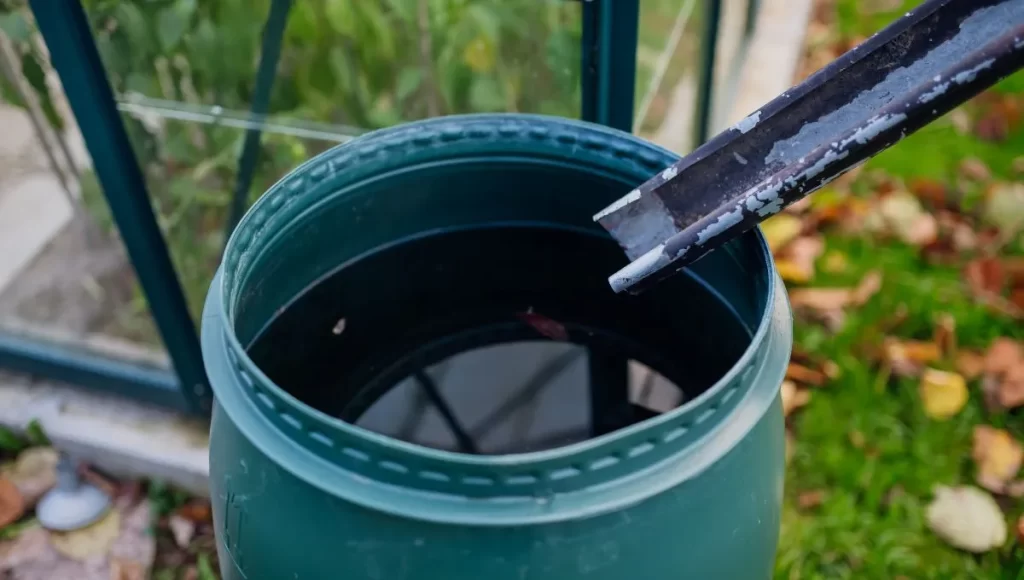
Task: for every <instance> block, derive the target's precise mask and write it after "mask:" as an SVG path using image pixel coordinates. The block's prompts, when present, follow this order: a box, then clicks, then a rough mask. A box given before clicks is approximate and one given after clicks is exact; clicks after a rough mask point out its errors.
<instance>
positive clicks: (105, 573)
mask: <svg viewBox="0 0 1024 580" xmlns="http://www.w3.org/2000/svg"><path fill="white" fill-rule="evenodd" d="M111 513H112V514H119V516H118V517H119V519H120V526H119V527H120V533H119V534H117V536H116V537H115V538H113V539H111V538H110V537H109V534H97V533H96V531H95V530H93V531H91V532H89V534H90V535H91V536H94V537H91V538H87V539H86V540H87V541H83V539H82V538H77V539H76V540H74V541H72V542H70V544H69V541H68V538H67V534H55V533H53V534H51V533H50V532H47V531H46V530H44V529H42V528H41V527H40V526H38V525H35V526H33V527H31V528H29V529H27V530H25V531H23V532H22V533H21V534H19V535H18V537H17V538H15V539H14V540H12V541H9V542H0V577H4V578H6V577H8V576H4V573H7V574H9V577H10V578H13V579H17V580H59V579H65V578H66V579H68V580H72V579H73V580H111V579H114V580H137V579H139V580H141V579H143V578H148V577H149V570H150V568H151V567H152V564H153V559H154V557H155V552H156V544H155V537H154V535H153V534H152V533H151V531H150V527H151V520H152V513H151V511H150V504H149V501H148V500H145V499H143V500H141V501H140V502H139V503H137V504H136V505H133V506H129V507H127V508H124V509H117V510H111ZM109 521H110V516H108V517H107V518H104V520H101V522H102V523H101V522H98V523H100V524H101V526H106V530H107V531H108V532H109V527H110V524H109ZM70 533H72V534H74V533H75V532H70ZM98 540H102V541H98ZM62 542H63V544H64V545H63V548H64V549H65V550H66V551H70V552H73V553H74V554H75V555H77V556H85V557H84V558H79V559H75V558H70V557H66V556H64V555H63V554H62V552H61V551H60V550H58V549H57V545H60V544H61V543H62ZM89 554H92V555H89Z"/></svg>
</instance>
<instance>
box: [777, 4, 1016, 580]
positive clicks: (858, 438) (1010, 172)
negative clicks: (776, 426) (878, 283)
mask: <svg viewBox="0 0 1024 580" xmlns="http://www.w3.org/2000/svg"><path fill="white" fill-rule="evenodd" d="M881 4H888V5H889V6H888V7H890V8H891V10H888V11H885V10H879V9H878V8H876V6H878V5H881ZM893 4H896V5H895V6H893ZM914 4H917V2H904V3H903V5H899V3H898V2H895V3H894V2H878V1H875V2H867V1H862V0H838V2H835V3H832V4H831V5H830V6H822V7H820V10H819V15H818V17H819V20H821V21H824V22H823V23H819V27H818V28H819V31H827V37H826V38H824V39H823V38H821V36H822V35H820V34H819V38H817V39H815V38H814V35H813V34H812V35H811V37H810V39H809V42H810V43H812V44H813V43H814V42H815V41H816V40H817V41H819V46H811V47H810V48H809V51H815V50H828V47H829V46H836V45H842V43H843V42H848V41H851V40H855V39H857V38H858V37H863V36H867V35H870V34H872V33H874V32H875V31H877V30H878V29H879V28H880V27H882V26H884V25H885V24H886V23H887V22H889V21H890V20H891V19H892V18H894V17H896V16H897V15H899V14H902V13H903V12H904V11H905V10H906V9H908V8H909V7H910V6H912V5H914ZM821 24H824V26H821ZM813 30H814V29H813V28H812V31H813ZM822 40H824V42H820V41H822ZM1020 105H1024V75H1022V74H1017V75H1015V76H1013V77H1011V78H1009V79H1007V80H1006V81H1004V82H1003V83H1002V84H1001V85H1000V86H999V87H998V88H997V89H995V90H993V91H991V92H990V94H986V95H983V96H982V97H980V98H979V99H976V101H975V102H972V103H970V104H969V105H966V106H964V107H963V108H962V110H960V111H958V112H956V113H955V114H952V115H950V116H947V117H946V118H944V119H942V120H941V121H939V122H937V123H935V124H934V125H933V126H930V127H928V128H926V129H924V130H923V131H921V132H920V133H918V134H916V135H913V136H911V137H910V138H908V139H906V140H905V141H903V142H902V143H900V144H898V145H897V146H896V147H894V148H893V149H891V150H889V151H888V152H886V153H884V154H882V155H881V156H879V157H877V158H875V159H873V160H872V161H870V162H869V163H868V164H866V165H865V166H864V168H863V169H862V170H861V171H860V172H859V173H858V174H857V176H856V177H854V178H852V179H850V180H846V182H845V183H843V184H839V185H836V186H834V187H833V188H832V190H831V191H826V192H820V193H819V194H817V196H816V199H817V197H821V198H822V199H830V198H833V197H834V198H838V199H844V200H858V202H859V203H863V204H867V206H868V207H873V205H872V204H875V203H877V202H878V200H879V198H880V197H881V196H883V195H891V194H892V193H893V191H892V190H893V189H895V190H896V191H901V190H904V189H910V190H914V191H917V192H918V193H920V192H921V191H926V190H927V189H928V187H926V184H931V185H934V184H942V185H943V186H944V187H945V188H946V191H947V192H949V193H948V196H949V198H950V199H954V198H955V199H956V201H955V203H952V202H951V204H950V207H954V208H955V211H954V212H953V213H954V214H956V215H957V219H962V220H964V223H967V224H970V225H971V227H972V229H974V230H976V231H987V229H986V228H987V227H988V225H990V224H986V223H985V221H984V219H980V218H978V217H977V215H976V213H975V210H976V209H977V208H980V207H982V206H983V205H984V204H985V200H986V199H987V197H986V195H987V194H986V192H987V191H990V190H991V188H992V187H993V186H994V185H993V184H995V183H1002V182H1014V181H1017V182H1019V181H1020V180H1021V178H1022V173H1021V171H1024V168H1022V167H1021V164H1022V160H1024V128H1022V127H1021V125H1020V123H1019V119H1018V118H1016V117H1014V114H1013V111H1014V110H1015V109H1013V107H1016V106H1020ZM1000 107H1002V108H1001V109H1000ZM1007 108H1009V110H1010V112H1009V113H1007V112H1006V109H1007ZM993 111H996V112H995V113H994V112H993ZM1000 111H1001V112H1000ZM993 115H996V117H995V120H992V116H993ZM1000 115H1001V117H1000ZM1006 117H1010V118H1009V119H1007V118H1006ZM993 123H994V124H996V125H998V126H997V127H996V129H998V130H999V131H1000V132H1002V133H1005V136H1004V137H1003V135H996V136H997V137H1003V138H1001V139H994V138H993V135H992V134H991V131H990V130H989V128H990V127H991V125H992V124H993ZM994 130H995V129H994ZM979 135H981V137H979ZM983 137H984V138H983ZM968 158H974V159H975V160H980V161H981V162H982V163H983V164H984V166H987V168H988V170H989V172H990V175H988V176H981V177H978V178H976V179H975V180H974V181H969V180H965V179H964V177H963V170H962V169H961V167H962V163H963V162H964V160H965V159H968ZM1015 162H1016V170H1015V169H1014V168H1015ZM915 184H917V185H915ZM922 207H924V209H925V211H926V212H931V213H933V214H934V215H938V214H939V213H941V212H939V211H938V210H937V209H934V208H933V207H932V206H929V205H928V204H927V203H925V204H922ZM947 209H948V208H947ZM869 211H870V210H869ZM812 212H813V210H812ZM812 229H813V226H812ZM840 229H841V228H838V227H826V228H822V229H821V230H820V231H819V232H814V231H811V232H807V231H805V232H804V234H805V235H807V234H808V233H810V235H813V236H817V235H820V236H822V239H823V241H824V251H823V252H822V253H821V257H820V258H818V260H817V268H816V273H815V275H814V276H813V278H812V279H810V280H808V281H805V282H804V283H788V285H789V286H790V290H791V291H792V290H793V289H795V288H799V287H819V286H821V287H825V286H852V285H856V284H857V283H858V281H860V280H861V279H862V278H863V277H864V276H865V274H866V273H867V272H868V271H872V270H877V271H880V272H881V274H882V278H883V284H882V287H881V290H880V291H879V292H878V293H877V294H876V295H875V296H874V297H873V298H872V299H871V300H870V301H868V302H867V303H866V304H864V305H863V306H862V307H859V308H851V309H848V311H847V312H846V317H845V321H844V322H843V324H842V325H841V327H839V328H838V329H836V328H835V327H832V328H829V327H827V326H826V325H825V324H823V323H816V322H813V321H809V320H806V319H804V318H801V317H798V319H797V323H796V328H795V335H796V349H797V351H798V352H800V353H805V355H810V356H817V357H819V358H821V359H827V360H830V361H832V362H834V363H835V365H836V366H837V367H838V370H839V372H838V373H837V377H836V378H834V379H832V380H830V381H828V382H827V384H826V385H824V386H822V387H819V388H812V389H809V390H808V392H810V399H809V401H808V402H807V404H806V405H805V406H803V407H802V408H800V409H799V410H796V411H794V412H793V413H792V414H791V415H790V416H789V419H788V421H789V425H790V427H789V428H790V432H791V433H792V435H793V441H794V443H795V444H794V445H793V454H792V459H791V462H790V464H789V470H788V478H787V484H786V503H785V509H784V515H783V526H782V540H781V545H780V548H779V553H778V561H777V566H776V577H777V578H898V577H904V578H915V579H916V578H1024V571H1022V569H1024V548H1022V547H1021V545H1020V544H1018V542H1017V541H1016V539H1015V538H1014V535H1015V528H1016V522H1017V518H1018V516H1020V514H1021V511H1022V505H1021V500H1019V499H1013V498H1009V497H999V498H998V499H999V504H1000V506H1001V507H1002V509H1003V511H1004V513H1005V519H1006V521H1007V524H1008V526H1009V534H1008V539H1007V541H1006V542H1005V543H1004V544H1003V546H1002V547H1000V548H995V549H993V550H991V551H989V552H987V553H984V554H981V555H974V554H970V553H968V552H964V551H961V550H958V549H955V548H953V547H951V546H949V545H948V544H947V543H946V542H944V541H943V540H941V539H939V537H938V536H936V534H934V533H933V532H932V531H931V530H929V528H928V525H927V523H926V507H927V505H928V503H929V502H930V501H931V500H932V497H933V488H934V486H935V485H937V484H939V485H950V486H953V485H976V483H975V470H976V465H975V461H974V460H973V459H972V441H973V437H974V435H973V433H974V429H975V427H976V426H977V425H991V426H994V427H997V428H1002V429H1006V430H1007V431H1009V433H1010V434H1012V435H1013V436H1014V437H1015V438H1016V439H1018V440H1020V439H1022V438H1024V419H1022V417H1021V414H1020V409H1017V412H1014V411H1013V410H1009V411H1008V410H1000V409H993V408H990V407H988V406H986V404H985V402H984V400H983V399H984V397H983V394H982V390H981V383H980V380H979V379H975V380H971V381H969V382H968V391H969V400H968V401H967V403H966V405H965V406H964V407H963V408H962V409H961V410H960V411H959V412H958V413H956V414H955V415H954V416H953V417H951V418H949V419H947V420H938V419H935V418H931V417H929V416H928V414H927V413H926V412H925V410H924V406H923V402H922V397H921V395H920V393H919V388H918V385H919V383H920V380H921V379H920V378H919V377H918V376H917V375H916V374H915V373H903V376H901V373H898V372H891V371H892V368H891V366H887V364H886V363H885V362H884V361H880V360H878V357H876V356H871V353H873V352H874V351H876V350H877V349H878V348H879V347H880V346H881V345H882V343H883V341H884V340H886V339H887V338H888V339H889V340H893V339H896V340H912V339H916V340H924V341H930V340H931V337H932V336H933V333H934V332H935V329H936V326H937V325H938V323H939V321H940V320H942V319H943V318H945V319H947V320H948V319H952V320H955V328H956V338H957V342H958V345H959V349H960V350H961V351H978V352H984V351H985V350H986V349H987V348H988V347H989V346H990V344H991V343H992V341H993V340H994V339H996V338H998V337H1008V338H1012V339H1015V340H1018V341H1020V340H1021V339H1024V323H1022V321H1021V320H1020V319H1019V318H1015V317H1014V316H1013V314H1012V312H1011V313H1004V312H999V311H996V310H994V309H992V308H990V307H987V306H985V305H982V304H980V303H979V302H978V300H976V299H975V298H973V297H972V294H971V292H970V291H969V290H968V289H967V286H966V284H965V278H964V275H963V271H964V267H965V265H966V264H967V263H968V262H969V261H970V260H972V259H975V258H976V256H977V255H980V254H981V253H984V252H985V251H988V252H989V253H990V254H991V255H992V257H993V259H996V260H1008V259H1012V258H1013V257H1014V256H1020V255H1022V248H1021V246H1022V242H1021V236H1020V234H1019V232H1018V233H1017V235H1016V236H1015V237H1013V236H1010V237H1009V239H1005V238H1003V239H1001V243H999V244H998V245H996V246H986V247H983V249H981V250H976V251H967V250H965V251H957V252H953V253H952V255H951V256H947V261H946V262H943V263H942V264H936V263H934V262H933V261H931V260H927V259H926V257H925V252H924V251H923V248H922V247H920V244H915V243H913V242H910V243H906V242H900V241H895V240H892V239H890V238H887V237H884V236H880V235H878V234H877V233H874V232H873V231H871V232H868V231H863V230H859V231H854V232H852V233H851V232H849V231H845V232H843V231H840ZM993 248H994V249H993ZM781 251H782V252H783V253H784V252H785V250H781ZM829 264H831V267H829ZM843 264H845V266H843ZM925 366H930V367H933V368H936V369H944V370H949V371H954V372H955V369H956V365H955V364H954V361H953V359H952V356H951V355H949V354H948V353H945V354H944V355H943V356H941V357H938V358H937V359H936V360H931V361H928V363H927V364H926V365H925Z"/></svg>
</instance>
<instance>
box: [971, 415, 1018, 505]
mask: <svg viewBox="0 0 1024 580" xmlns="http://www.w3.org/2000/svg"><path fill="white" fill-rule="evenodd" d="M971 456H972V457H973V458H974V462H975V464H976V465H977V473H976V476H975V479H976V481H977V482H978V485H980V486H981V487H984V488H985V489H987V490H989V491H991V492H993V493H1003V492H1004V490H1005V488H1006V484H1007V483H1008V482H1009V481H1010V480H1012V479H1013V478H1014V477H1016V475H1017V472H1018V471H1020V466H1021V462H1022V461H1024V447H1021V444H1020V443H1019V442H1017V440H1016V439H1014V438H1013V436H1012V435H1010V433H1009V432H1008V431H1005V430H1003V429H996V428H994V427H989V426H987V425H978V426H976V427H975V428H974V442H973V446H972V448H971Z"/></svg>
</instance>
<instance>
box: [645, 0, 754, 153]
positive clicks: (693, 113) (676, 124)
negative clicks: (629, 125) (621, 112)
mask: <svg viewBox="0 0 1024 580" xmlns="http://www.w3.org/2000/svg"><path fill="white" fill-rule="evenodd" d="M750 2H751V0H719V4H720V6H721V13H720V18H719V24H718V41H717V43H716V52H715V62H714V67H713V72H712V74H713V81H712V82H713V85H712V87H713V89H712V93H711V94H712V97H711V98H712V103H711V112H710V119H709V135H714V134H715V133H717V132H718V131H720V130H722V129H723V128H724V126H725V123H727V118H728V116H729V113H730V111H729V108H730V106H731V104H732V96H733V93H734V87H735V83H736V80H737V78H738V75H739V72H740V64H741V63H742V60H743V55H744V50H745V47H746V45H745V40H746V30H747V28H746V25H747V18H748V10H749V7H750ZM709 4H710V3H709V2H703V1H698V0H641V2H640V31H639V32H640V34H639V36H640V41H639V45H638V46H637V81H636V103H637V104H636V115H635V118H634V123H633V125H634V127H636V131H637V133H639V134H640V135H642V136H643V137H646V138H648V139H650V140H652V141H654V142H656V143H658V144H659V145H662V146H663V147H667V148H668V149H671V150H673V151H675V152H677V153H680V154H685V153H688V152H689V151H691V150H692V149H693V148H694V147H695V146H696V145H697V144H696V143H694V135H695V132H696V130H697V123H698V122H699V120H698V119H697V107H698V102H699V99H700V96H699V95H700V86H701V83H702V82H703V80H702V79H703V77H702V75H703V74H704V71H702V67H703V64H704V62H703V61H704V53H705V46H704V35H705V27H706V19H707V18H708V8H709Z"/></svg>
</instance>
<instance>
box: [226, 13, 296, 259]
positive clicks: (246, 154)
mask: <svg viewBox="0 0 1024 580" xmlns="http://www.w3.org/2000/svg"><path fill="white" fill-rule="evenodd" d="M291 6H292V2H291V0H274V1H273V3H272V4H271V5H270V13H269V14H268V15H267V23H266V25H265V26H264V27H263V45H262V47H261V49H260V63H259V66H258V67H257V70H256V88H255V90H254V91H253V96H252V107H251V109H250V111H249V112H250V116H251V117H252V118H254V119H256V118H261V117H263V116H264V115H266V114H267V110H268V109H269V108H270V91H271V89H272V88H273V87H274V77H276V76H277V62H278V61H279V60H280V58H281V41H282V39H283V38H284V29H285V26H286V25H287V23H288V11H289V10H290V9H291ZM261 135H262V131H261V129H260V126H258V125H257V126H255V127H252V128H250V129H248V130H247V131H246V132H245V142H244V143H243V144H242V154H241V155H240V156H239V157H238V180H237V181H236V182H235V193H234V197H233V198H232V200H231V213H230V214H229V215H228V222H227V223H226V224H225V225H224V234H225V235H224V243H225V244H226V243H227V240H228V238H229V237H230V236H231V232H232V231H234V229H235V226H236V225H238V220H240V219H242V214H244V213H245V209H246V207H247V206H248V203H247V202H248V201H249V189H250V188H251V187H252V178H253V175H255V173H256V163H257V161H258V160H259V153H260V136H261Z"/></svg>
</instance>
